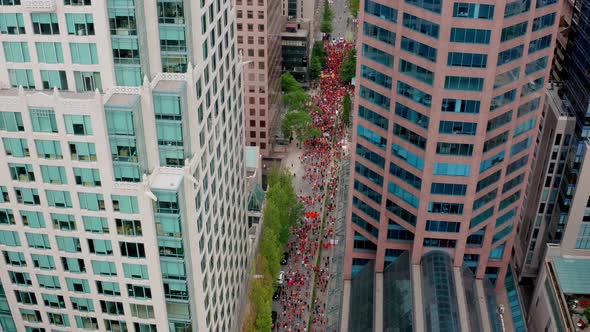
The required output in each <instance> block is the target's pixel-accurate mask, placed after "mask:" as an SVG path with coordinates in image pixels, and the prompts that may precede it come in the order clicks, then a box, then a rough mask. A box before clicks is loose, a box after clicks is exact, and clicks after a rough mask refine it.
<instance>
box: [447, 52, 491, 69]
mask: <svg viewBox="0 0 590 332" xmlns="http://www.w3.org/2000/svg"><path fill="white" fill-rule="evenodd" d="M487 61H488V56H487V55H486V54H479V53H461V52H449V54H448V57H447V65H448V66H452V67H469V68H485V67H486V65H487Z"/></svg>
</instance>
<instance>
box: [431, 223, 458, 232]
mask: <svg viewBox="0 0 590 332" xmlns="http://www.w3.org/2000/svg"><path fill="white" fill-rule="evenodd" d="M460 228H461V223H458V222H454V221H439V220H427V221H426V231H429V232H445V233H459V229H460Z"/></svg>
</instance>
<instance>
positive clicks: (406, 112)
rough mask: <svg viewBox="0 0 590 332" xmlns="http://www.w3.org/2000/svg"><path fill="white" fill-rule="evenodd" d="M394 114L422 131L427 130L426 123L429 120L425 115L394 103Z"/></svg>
mask: <svg viewBox="0 0 590 332" xmlns="http://www.w3.org/2000/svg"><path fill="white" fill-rule="evenodd" d="M395 114H397V115H399V116H400V117H402V118H404V119H406V120H408V121H410V122H412V123H414V124H416V125H418V126H420V127H422V128H424V129H428V123H429V121H430V119H429V118H428V117H427V116H426V115H424V114H422V113H420V112H416V111H414V110H413V109H411V108H409V107H407V106H405V105H402V104H400V103H395Z"/></svg>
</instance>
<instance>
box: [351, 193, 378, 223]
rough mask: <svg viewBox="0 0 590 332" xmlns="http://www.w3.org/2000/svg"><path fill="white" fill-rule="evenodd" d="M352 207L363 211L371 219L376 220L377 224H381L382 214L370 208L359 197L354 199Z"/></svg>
mask: <svg viewBox="0 0 590 332" xmlns="http://www.w3.org/2000/svg"><path fill="white" fill-rule="evenodd" d="M352 205H353V206H354V207H356V208H357V209H359V210H361V211H363V212H364V213H365V214H366V215H368V216H369V217H371V218H373V219H375V220H376V221H377V222H379V218H380V217H381V214H380V213H379V211H377V210H375V209H373V208H372V207H371V206H369V205H368V204H367V203H365V202H363V201H362V200H360V199H359V198H358V197H356V196H353V197H352Z"/></svg>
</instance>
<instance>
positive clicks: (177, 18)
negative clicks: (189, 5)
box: [158, 1, 184, 24]
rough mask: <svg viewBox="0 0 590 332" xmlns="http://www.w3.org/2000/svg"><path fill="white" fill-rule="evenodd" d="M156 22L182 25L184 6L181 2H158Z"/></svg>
mask: <svg viewBox="0 0 590 332" xmlns="http://www.w3.org/2000/svg"><path fill="white" fill-rule="evenodd" d="M158 22H160V23H168V24H184V4H183V3H182V1H158Z"/></svg>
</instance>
